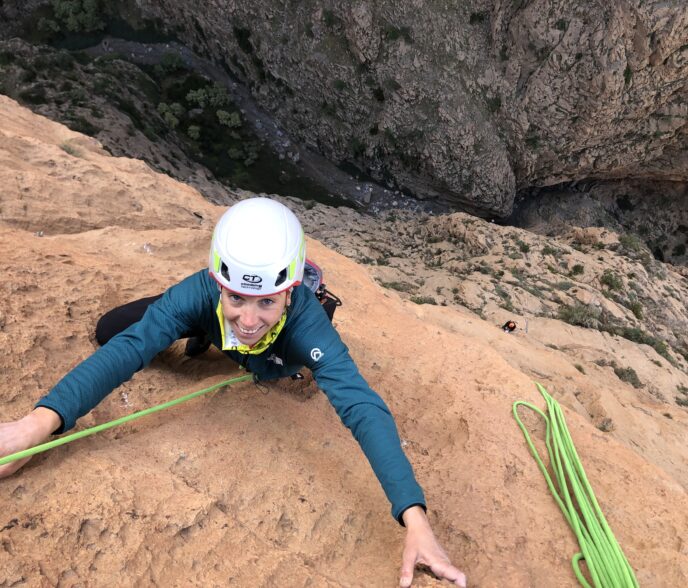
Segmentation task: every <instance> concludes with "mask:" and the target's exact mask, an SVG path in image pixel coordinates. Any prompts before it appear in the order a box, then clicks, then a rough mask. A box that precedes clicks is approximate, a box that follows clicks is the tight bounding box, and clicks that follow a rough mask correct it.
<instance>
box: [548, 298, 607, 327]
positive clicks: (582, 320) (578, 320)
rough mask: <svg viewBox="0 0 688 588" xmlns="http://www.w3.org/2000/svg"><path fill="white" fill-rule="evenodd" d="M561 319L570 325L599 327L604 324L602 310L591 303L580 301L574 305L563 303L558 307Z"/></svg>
mask: <svg viewBox="0 0 688 588" xmlns="http://www.w3.org/2000/svg"><path fill="white" fill-rule="evenodd" d="M558 316H559V319H560V320H562V321H564V322H565V323H568V324H570V325H576V326H579V327H585V328H587V329H597V328H599V327H600V325H601V324H602V311H601V310H600V309H599V308H597V307H594V306H590V305H589V304H582V303H580V302H578V303H576V304H574V305H573V306H568V305H566V304H565V305H562V306H560V307H559V309H558Z"/></svg>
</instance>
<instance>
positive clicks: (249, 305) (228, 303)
mask: <svg viewBox="0 0 688 588" xmlns="http://www.w3.org/2000/svg"><path fill="white" fill-rule="evenodd" d="M221 298H222V314H224V316H225V318H226V319H227V320H228V321H229V324H230V326H231V327H232V331H234V334H235V335H236V338H237V339H239V341H241V343H243V344H244V345H255V344H256V343H258V341H260V339H261V337H262V336H263V335H265V333H267V332H268V331H269V330H270V329H271V328H272V327H274V326H275V325H276V324H277V323H278V322H279V320H280V318H282V313H283V312H284V309H285V308H286V307H287V306H288V305H289V303H290V302H291V291H286V292H280V293H279V294H273V295H271V296H241V295H239V294H235V293H234V292H230V291H229V290H227V289H225V288H222V294H221Z"/></svg>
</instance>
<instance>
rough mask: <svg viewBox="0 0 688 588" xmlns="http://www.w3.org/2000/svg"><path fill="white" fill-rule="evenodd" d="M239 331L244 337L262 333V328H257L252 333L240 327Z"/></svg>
mask: <svg viewBox="0 0 688 588" xmlns="http://www.w3.org/2000/svg"><path fill="white" fill-rule="evenodd" d="M239 331H241V334H242V335H255V334H256V333H257V332H258V331H260V327H256V328H255V329H253V330H252V331H249V330H248V329H244V328H242V327H239Z"/></svg>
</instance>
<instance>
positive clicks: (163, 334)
mask: <svg viewBox="0 0 688 588" xmlns="http://www.w3.org/2000/svg"><path fill="white" fill-rule="evenodd" d="M205 273H207V272H205ZM203 274H204V272H198V273H196V274H193V275H192V276H190V277H188V278H186V279H185V280H183V281H182V282H180V283H179V284H176V285H175V286H172V287H171V288H170V289H169V290H167V291H166V292H165V293H164V295H163V296H162V297H161V298H160V299H159V300H157V301H156V302H154V303H153V304H151V305H150V306H149V307H148V309H147V310H146V313H145V314H144V315H143V318H142V319H141V320H140V321H139V322H137V323H134V324H133V325H131V326H130V327H129V328H128V329H126V330H124V331H122V332H121V333H119V334H118V335H116V336H115V337H113V338H112V339H110V341H108V342H107V343H106V344H105V345H104V346H103V347H101V348H100V349H98V350H97V351H96V352H95V353H93V355H91V356H90V357H88V358H87V359H85V360H84V361H82V362H81V363H80V364H79V365H77V366H76V367H75V368H74V369H73V370H71V371H70V372H69V373H68V374H67V375H66V376H64V377H63V378H62V379H61V380H60V381H59V382H58V383H57V385H55V387H54V388H53V389H52V390H51V391H50V392H49V393H48V394H47V395H46V396H44V397H43V398H41V400H39V401H38V403H37V404H36V406H37V407H38V406H43V407H46V408H50V409H51V410H54V411H55V412H56V413H57V414H58V415H59V416H60V418H61V419H62V423H63V426H62V427H61V428H60V429H59V430H58V431H56V433H63V432H64V431H68V430H69V429H71V428H72V427H74V425H75V423H76V420H77V419H78V418H79V417H81V416H83V415H85V414H86V413H87V412H89V411H90V410H91V409H92V408H93V407H95V406H96V405H97V404H98V403H99V402H100V401H101V400H103V398H105V396H107V395H108V394H109V393H110V392H112V391H113V390H114V389H115V388H116V387H117V386H119V385H120V384H122V383H124V382H126V381H127V380H129V379H130V378H131V377H132V376H133V375H134V374H135V373H136V372H137V371H139V370H141V369H142V368H144V367H145V366H147V365H148V364H149V363H150V362H151V360H152V359H153V358H154V357H155V355H156V354H158V353H159V352H160V351H162V350H163V349H166V348H167V347H169V346H170V344H171V343H172V342H174V341H175V340H176V339H178V338H179V336H180V335H181V334H182V333H183V332H184V331H187V330H189V329H190V328H192V327H193V326H195V325H203V324H205V323H206V322H207V321H208V320H209V317H208V313H209V312H210V313H212V300H208V298H212V295H211V290H210V288H209V285H208V283H207V277H206V276H205V275H203Z"/></svg>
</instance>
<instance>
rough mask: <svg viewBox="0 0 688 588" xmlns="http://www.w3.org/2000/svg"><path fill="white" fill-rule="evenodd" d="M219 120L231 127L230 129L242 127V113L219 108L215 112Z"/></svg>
mask: <svg viewBox="0 0 688 588" xmlns="http://www.w3.org/2000/svg"><path fill="white" fill-rule="evenodd" d="M215 115H216V116H217V120H218V121H220V124H221V125H224V126H226V127H229V128H230V129H238V128H240V127H241V115H240V114H239V113H238V112H236V111H234V112H227V111H226V110H218V111H216V112H215Z"/></svg>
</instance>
